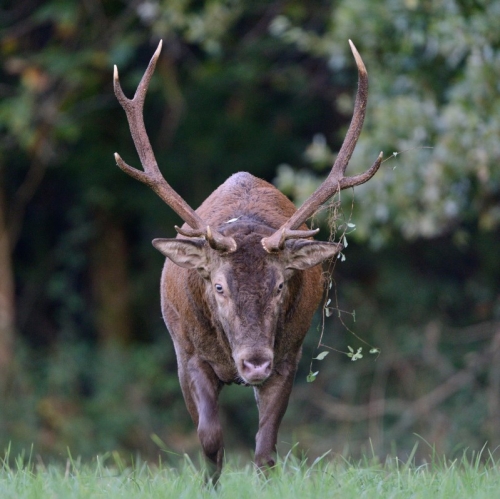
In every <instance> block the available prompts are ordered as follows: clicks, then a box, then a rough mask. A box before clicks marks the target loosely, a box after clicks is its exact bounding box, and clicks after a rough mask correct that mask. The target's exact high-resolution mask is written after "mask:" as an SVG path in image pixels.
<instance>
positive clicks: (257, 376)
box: [241, 357, 272, 385]
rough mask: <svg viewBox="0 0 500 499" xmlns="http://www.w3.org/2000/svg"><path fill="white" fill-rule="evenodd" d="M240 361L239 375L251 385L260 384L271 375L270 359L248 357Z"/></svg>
mask: <svg viewBox="0 0 500 499" xmlns="http://www.w3.org/2000/svg"><path fill="white" fill-rule="evenodd" d="M242 360H243V361H242V370H241V371H242V372H241V374H242V375H243V378H244V379H245V380H246V381H247V382H248V383H250V384H252V385H253V384H259V383H262V382H263V381H265V380H266V379H267V378H268V377H269V375H270V374H271V368H272V359H271V360H270V359H266V358H260V357H250V358H248V359H242Z"/></svg>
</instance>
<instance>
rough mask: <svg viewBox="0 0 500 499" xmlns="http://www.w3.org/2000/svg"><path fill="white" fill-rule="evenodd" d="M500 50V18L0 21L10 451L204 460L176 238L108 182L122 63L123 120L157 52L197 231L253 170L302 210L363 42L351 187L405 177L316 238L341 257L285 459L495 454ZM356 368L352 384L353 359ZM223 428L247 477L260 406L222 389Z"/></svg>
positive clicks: (367, 195)
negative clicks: (188, 372) (180, 315)
mask: <svg viewBox="0 0 500 499" xmlns="http://www.w3.org/2000/svg"><path fill="white" fill-rule="evenodd" d="M498 26H500V1H498V0H488V1H486V0H435V1H431V0H398V1H395V0H381V1H378V2H373V1H370V0H329V1H326V0H308V1H307V2H305V1H302V0H276V1H261V0H252V1H251V2H248V1H243V0H206V1H203V0H191V1H189V0H133V1H120V0H83V1H76V0H75V1H71V0H44V1H38V0H15V1H13V0H12V1H9V0H4V1H3V2H2V3H1V6H0V452H3V451H4V450H5V449H6V448H8V447H9V446H10V448H11V455H12V456H16V455H17V454H18V453H19V452H21V451H22V449H30V448H31V446H32V445H33V452H34V453H35V454H37V455H40V456H42V457H43V458H44V459H57V458H59V457H62V458H64V459H65V458H66V457H67V452H68V451H67V449H70V451H71V454H72V455H73V456H81V457H82V458H84V459H86V458H89V457H91V456H95V455H96V454H98V453H104V452H111V451H118V452H120V453H121V454H123V455H125V456H127V455H128V456H134V455H137V454H140V455H141V456H142V457H143V458H144V459H151V460H157V459H158V454H160V453H161V452H163V451H161V450H160V447H161V446H162V445H164V446H166V448H168V449H169V450H170V451H172V452H176V453H183V452H188V453H197V452H198V449H199V447H198V441H197V437H196V433H195V430H194V427H193V425H192V423H191V421H190V420H189V417H188V413H187V411H186V409H185V407H184V402H183V399H182V395H181V392H180V389H179V384H178V380H177V375H176V362H175V356H174V352H173V347H172V344H171V342H170V338H169V336H168V333H167V331H166V328H165V326H164V324H163V321H162V318H161V313H160V301H159V278H160V272H161V267H162V263H163V257H162V256H161V255H160V254H159V253H158V252H157V251H156V250H154V249H153V247H152V246H151V240H152V239H153V238H155V237H173V236H174V235H175V232H174V229H173V226H174V224H176V223H179V222H180V220H179V219H177V217H176V215H175V214H174V213H173V212H172V210H171V209H170V208H168V207H167V206H165V205H164V204H162V202H161V201H160V200H159V198H157V197H156V196H155V194H154V193H153V192H152V191H150V190H149V189H148V188H147V187H146V186H144V185H143V184H140V183H139V182H137V181H135V180H133V179H131V178H130V177H128V176H127V175H125V174H124V173H122V172H121V171H120V170H119V169H118V167H117V166H116V164H115V161H114V158H113V153H114V152H115V151H118V152H120V154H121V155H122V157H123V158H124V159H125V161H127V162H128V163H130V164H132V165H135V166H139V161H138V159H137V155H136V153H135V150H134V147H133V143H132V140H131V138H130V135H129V130H128V125H127V122H126V118H125V114H124V112H123V110H122V109H121V108H120V107H119V104H118V103H117V101H116V99H115V97H114V94H113V89H112V68H113V64H117V65H118V67H119V69H120V77H121V82H122V85H123V87H124V90H125V92H126V93H127V94H128V95H130V96H131V95H132V94H133V92H134V91H135V87H136V85H137V83H138V81H139V79H140V77H141V75H142V73H143V71H144V69H145V67H146V65H147V63H148V61H149V59H150V57H151V55H152V54H153V52H154V50H155V48H156V46H157V44H158V41H159V39H163V40H164V45H163V47H164V48H163V51H162V54H161V57H160V59H159V62H158V66H157V69H156V74H155V76H154V77H153V80H152V82H151V85H150V89H149V93H148V97H147V99H146V105H145V110H144V115H145V120H146V128H147V129H148V132H149V136H150V138H151V142H152V144H153V148H154V150H155V153H156V157H157V160H158V162H159V164H160V166H161V169H162V171H163V174H164V176H165V178H166V179H167V180H168V181H169V182H170V183H171V184H172V185H173V187H174V188H175V189H176V190H177V191H178V192H179V193H180V194H181V195H182V196H183V197H184V198H185V199H186V200H187V201H188V203H189V204H190V205H191V206H193V207H197V206H198V205H199V204H200V203H201V202H202V201H203V199H204V198H205V197H206V196H207V195H208V194H209V193H210V192H211V191H212V190H213V189H214V188H215V187H217V186H218V185H219V184H220V183H222V182H223V181H224V180H225V179H226V178H227V177H228V176H229V175H231V174H232V173H235V172H237V171H249V172H251V173H252V174H254V175H256V176H259V177H262V178H264V179H266V180H268V181H271V182H274V183H275V184H276V185H277V186H278V187H279V188H280V189H282V190H283V191H284V192H285V193H286V194H287V195H289V196H290V197H291V198H292V199H293V200H294V201H295V202H296V203H300V202H301V200H303V199H305V197H306V196H307V195H308V194H309V193H311V192H312V190H313V189H314V188H315V186H316V185H318V183H319V182H320V181H321V180H322V178H324V177H325V176H326V174H327V172H328V170H329V168H330V166H331V164H332V161H333V160H334V158H335V154H336V151H337V150H338V148H339V146H340V144H341V143H342V139H343V136H344V134H345V131H346V129H347V126H348V124H349V120H350V117H351V113H352V108H353V102H354V95H355V91H356V87H357V73H356V67H355V64H354V60H353V57H352V55H351V53H350V50H349V45H348V39H352V40H353V41H354V43H355V44H356V46H357V48H358V50H359V52H360V53H361V55H362V57H363V59H364V61H365V64H366V66H367V69H368V73H369V76H370V85H371V86H370V96H369V103H368V110H367V119H366V122H365V127H364V130H363V133H362V135H361V138H360V140H359V142H358V146H357V149H356V151H355V153H354V155H353V158H352V160H351V164H350V166H349V169H348V172H349V174H351V175H352V174H355V173H359V172H361V171H364V170H365V169H367V168H368V166H369V165H371V164H372V163H373V161H374V160H375V158H376V157H377V155H378V154H379V152H380V151H383V152H384V155H385V158H387V161H385V162H384V163H383V165H382V167H381V170H380V171H379V172H378V173H377V175H376V176H375V177H374V178H373V179H372V180H371V181H370V182H369V183H367V184H365V185H363V186H360V187H357V188H356V189H355V190H354V192H346V191H343V192H342V195H341V197H340V198H337V199H336V200H334V201H333V204H332V203H330V209H328V210H325V211H324V212H323V214H322V215H318V216H317V217H316V220H315V223H316V224H320V226H321V227H323V229H322V231H321V233H320V237H321V238H322V239H327V238H328V237H329V235H330V233H333V235H336V237H337V240H339V238H341V239H342V240H343V242H344V243H345V240H344V236H343V235H342V234H344V233H345V238H346V239H347V243H348V247H347V248H346V249H345V251H344V255H345V260H344V261H340V260H338V261H337V263H336V265H335V269H334V273H333V281H332V287H331V289H330V296H329V298H325V305H324V307H323V308H322V310H319V311H318V314H317V317H316V318H315V320H314V322H313V325H312V328H311V331H310V332H309V335H308V337H307V340H306V343H305V345H304V354H303V358H302V361H301V364H300V371H299V373H298V375H297V379H296V386H295V390H294V392H293V395H292V398H291V401H290V406H289V409H288V412H287V414H286V416H285V419H284V422H283V425H282V429H281V432H280V437H279V442H280V444H279V448H280V450H281V451H282V452H287V451H288V450H289V449H290V447H291V446H292V445H294V444H296V443H298V445H297V447H296V450H297V452H305V453H307V454H308V455H309V456H311V457H313V456H316V455H319V454H321V453H323V452H326V451H327V450H329V449H332V450H333V453H334V454H336V453H343V454H344V455H349V456H353V457H356V456H359V455H360V454H361V453H362V452H369V453H370V454H371V453H372V452H373V453H375V454H376V455H377V456H381V457H383V456H385V455H386V454H387V453H393V454H394V453H397V455H401V456H404V455H407V454H408V453H409V452H410V451H411V449H412V447H413V445H414V442H415V441H418V440H420V442H421V445H420V447H419V449H418V451H417V452H418V454H419V455H420V456H421V457H424V456H425V455H428V454H429V453H430V447H429V446H427V444H425V443H423V441H426V442H428V443H429V444H430V446H433V447H434V448H435V450H436V451H437V452H444V453H446V454H447V455H448V456H449V457H452V456H453V455H454V454H455V453H457V452H462V450H463V449H464V448H469V449H473V450H479V449H481V447H482V446H483V445H484V444H485V443H486V445H487V447H488V448H489V449H491V450H494V449H495V448H496V447H497V446H498V445H499V444H500V165H499V161H500V135H499V132H500V92H499V90H500V84H499V82H500V30H499V29H498ZM339 202H340V205H339ZM332 213H336V214H337V217H338V218H337V219H336V220H333V217H332ZM348 224H349V225H348ZM328 299H330V300H331V301H330V302H329V303H328V305H327V300H328ZM323 345H324V346H323ZM359 348H361V349H362V350H361V351H359V352H360V353H361V354H362V355H363V357H362V358H359V359H358V360H356V361H355V362H353V361H352V357H349V356H348V355H346V353H349V352H351V351H353V352H358V349H359ZM351 349H352V350H351ZM374 349H376V351H375V353H372V354H370V353H369V351H370V350H372V351H373V350H374ZM323 351H328V352H329V355H328V356H326V357H325V358H324V359H323V360H313V358H314V357H316V356H317V355H318V354H319V353H321V352H323ZM311 372H312V373H316V372H317V373H318V374H317V376H316V379H315V380H314V381H313V382H312V383H308V382H307V380H306V377H307V376H308V374H310V373H311ZM221 411H222V419H223V427H224V431H225V437H226V442H227V445H228V448H229V452H232V453H243V454H244V455H245V456H246V458H249V457H250V456H251V449H252V447H253V439H254V435H255V432H256V430H257V411H256V408H255V402H254V398H253V393H252V391H251V390H250V389H245V388H242V387H238V386H236V387H235V386H230V387H227V388H226V389H225V390H224V391H223V394H222V401H221ZM152 435H156V437H153V438H151V436H152ZM158 439H160V440H161V441H162V442H163V444H161V445H160V446H159V445H158V442H159V440H158Z"/></svg>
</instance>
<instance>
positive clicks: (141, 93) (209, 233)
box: [113, 40, 236, 252]
mask: <svg viewBox="0 0 500 499" xmlns="http://www.w3.org/2000/svg"><path fill="white" fill-rule="evenodd" d="M161 47H162V41H161V40H160V43H159V44H158V48H157V49H156V52H155V53H154V54H153V57H152V58H151V61H150V62H149V65H148V67H147V69H146V71H145V73H144V76H143V77H142V79H141V81H140V83H139V86H138V87H137V90H136V92H135V95H134V98H133V99H128V98H127V97H126V96H125V94H124V93H123V90H122V88H121V86H120V80H119V78H118V68H117V67H116V66H115V67H114V75H113V84H114V89H115V95H116V98H117V99H118V102H119V103H120V104H121V106H122V107H123V109H124V110H125V113H126V115H127V120H128V124H129V127H130V133H131V135H132V139H133V141H134V145H135V148H136V149H137V153H138V154H139V158H140V160H141V164H142V167H143V168H144V171H140V170H137V169H136V168H133V167H131V166H129V165H128V164H127V163H125V161H123V159H122V158H121V157H120V155H119V154H118V153H115V160H116V164H117V165H118V166H119V167H120V168H121V169H122V170H123V171H124V172H125V173H127V174H128V175H130V176H131V177H133V178H135V179H136V180H140V181H141V182H143V183H145V184H146V185H148V186H149V187H151V189H153V191H154V192H156V194H158V196H160V198H161V199H163V201H165V203H166V204H167V205H168V206H170V207H171V208H172V209H173V210H174V211H175V212H176V213H177V214H178V215H179V216H180V217H181V218H182V219H183V220H184V222H186V223H187V224H188V225H189V226H190V227H191V229H180V228H179V227H177V226H175V230H176V231H177V232H179V233H180V234H182V235H184V236H187V237H205V238H206V239H207V241H208V243H209V244H210V246H211V247H212V248H214V249H217V250H220V251H228V252H232V251H235V250H236V242H235V240H234V239H233V238H232V237H226V236H223V235H222V234H220V233H219V232H217V231H216V230H215V229H213V228H210V227H209V226H208V225H207V223H206V222H205V221H204V220H203V219H202V218H201V217H200V216H199V215H198V214H197V213H196V212H195V211H194V210H193V209H192V208H191V207H190V206H189V205H188V204H187V203H186V201H184V199H183V198H182V197H181V196H180V195H179V194H177V192H175V191H174V189H172V187H171V186H170V185H169V184H168V182H167V181H166V180H165V179H164V178H163V175H162V174H161V172H160V169H159V168H158V163H157V162H156V159H155V156H154V153H153V149H152V147H151V143H150V142H149V138H148V134H147V132H146V127H145V125H144V118H143V107H144V100H145V98H146V92H147V90H148V86H149V82H150V81H151V77H152V76H153V73H154V70H155V67H156V62H157V61H158V57H159V56H160V52H161Z"/></svg>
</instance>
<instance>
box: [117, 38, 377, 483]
mask: <svg viewBox="0 0 500 499" xmlns="http://www.w3.org/2000/svg"><path fill="white" fill-rule="evenodd" d="M349 43H350V45H351V49H352V52H353V54H354V58H355V60H356V64H357V67H358V77H359V87H358V92H357V95H356V102H355V107H354V114H353V117H352V121H351V124H350V127H349V130H348V132H347V135H346V137H345V139H344V143H343V144H342V147H341V149H340V152H339V154H338V157H337V159H336V161H335V164H334V165H333V167H332V170H331V172H330V174H329V175H328V177H327V179H326V180H325V181H324V182H323V183H322V184H321V185H320V186H319V187H318V189H317V190H316V191H315V192H314V193H313V194H312V195H311V197H310V198H309V199H307V201H306V202H305V203H304V204H303V205H302V207H301V208H300V209H298V210H296V208H295V206H294V205H293V203H292V202H291V201H290V200H289V199H288V198H287V197H286V196H284V195H283V194H282V193H281V192H279V191H278V190H277V189H276V188H275V187H274V186H272V185H271V184H269V183H267V182H265V181H263V180H261V179H258V178H255V177H254V176H252V175H250V174H249V173H237V174H235V175H233V176H231V177H230V178H229V179H228V180H227V181H226V182H224V184H222V185H221V186H220V187H219V188H218V189H216V190H215V191H214V192H213V193H212V194H211V195H210V196H209V197H208V198H207V199H206V200H205V201H204V202H203V204H202V205H201V206H200V207H199V208H198V209H197V210H196V211H195V210H193V209H192V208H191V207H190V206H189V205H188V204H187V203H186V202H185V201H184V199H182V198H181V197H180V196H179V194H177V193H176V192H175V191H174V190H173V189H172V187H171V186H170V185H169V184H168V183H167V181H166V180H165V179H164V178H163V176H162V174H161V173H160V170H159V168H158V164H157V163H156V160H155V157H154V154H153V150H152V148H151V144H150V142H149V139H148V135H147V133H146V129H145V126H144V120H143V105H144V99H145V96H146V91H147V88H148V84H149V81H150V80H151V76H152V74H153V72H154V69H155V65H156V62H157V60H158V57H159V55H160V51H161V46H162V42H160V44H159V45H158V48H157V50H156V52H155V54H154V55H153V57H152V59H151V61H150V63H149V66H148V68H147V69H146V72H145V74H144V76H143V77H142V80H141V82H140V83H139V86H138V88H137V91H136V93H135V96H134V98H133V99H128V98H127V97H125V95H124V93H123V91H122V89H121V87H120V82H119V78H118V70H117V68H116V66H115V68H114V89H115V94H116V97H117V98H118V101H119V102H120V104H121V105H122V107H123V109H124V110H125V112H126V114H127V119H128V123H129V126H130V132H131V134H132V138H133V141H134V144H135V147H136V149H137V152H138V154H139V158H140V160H141V163H142V166H143V168H144V171H140V170H137V169H135V168H132V167H131V166H129V165H127V164H126V163H125V162H124V161H123V160H122V158H121V157H120V156H119V155H118V154H115V159H116V163H117V164H118V166H119V167H120V168H121V169H122V170H123V171H124V172H125V173H127V174H129V175H130V176H131V177H133V178H135V179H137V180H140V181H141V182H144V183H145V184H147V185H149V186H150V187H151V189H153V191H155V192H156V194H158V195H159V196H160V197H161V199H163V201H165V203H167V205H169V206H170V207H171V208H172V209H173V210H174V211H175V212H176V213H177V214H178V215H179V216H180V217H181V218H182V219H183V220H184V222H185V224H184V225H183V226H182V227H180V228H179V227H177V226H176V227H175V229H176V231H177V232H178V235H177V238H175V239H155V240H154V241H153V245H154V247H155V248H156V249H158V250H159V251H160V252H161V253H162V254H163V255H165V256H166V257H167V260H166V262H165V266H164V269H163V274H162V278H161V298H162V312H163V318H164V320H165V324H166V325H167V328H168V330H169V331H170V334H171V336H172V340H173V343H174V348H175V353H176V356H177V362H178V371H179V380H180V384H181V387H182V393H183V395H184V399H185V402H186V406H187V409H188V411H189V413H190V415H191V417H192V419H193V422H194V424H195V426H196V428H197V431H198V437H199V439H200V442H201V445H202V447H203V452H204V454H205V456H206V457H207V458H208V463H209V465H211V468H212V472H213V475H212V476H213V479H214V481H215V480H217V478H218V476H219V474H220V471H221V469H222V461H223V452H224V450H223V449H224V446H223V438H222V428H221V424H220V422H219V416H218V410H219V407H218V396H219V393H220V391H221V389H222V387H223V386H224V385H225V384H230V383H239V384H242V385H246V386H252V387H253V389H254V391H255V397H256V400H257V406H258V410H259V430H258V432H257V436H256V449H255V462H256V464H257V465H258V466H260V467H267V466H273V465H274V457H273V456H274V452H275V447H276V440H277V434H278V427H279V425H280V422H281V420H282V418H283V415H284V413H285V410H286V407H287V405H288V399H289V397H290V392H291V390H292V385H293V380H294V377H295V372H296V370H297V364H298V362H299V359H300V356H301V350H302V342H303V340H304V336H305V334H306V333H307V330H308V329H309V326H310V323H311V319H312V316H313V314H314V311H315V310H316V308H317V307H318V305H319V302H320V300H321V297H322V293H323V281H322V270H321V266H320V264H321V263H322V262H323V261H324V260H326V259H328V258H332V257H334V256H336V255H337V254H338V253H339V251H340V250H341V249H342V246H341V245H340V244H337V243H332V242H322V241H315V240H313V239H312V236H314V235H315V234H316V233H317V232H318V230H319V229H316V230H309V229H308V227H307V226H306V225H305V222H306V220H308V219H309V218H310V217H311V216H312V215H313V214H314V213H315V212H316V210H318V208H319V207H320V206H321V205H322V204H323V203H324V202H325V201H327V200H328V199H329V198H330V197H332V196H333V195H334V194H335V193H336V192H338V191H339V190H341V189H346V188H348V187H354V186H356V185H359V184H362V183H364V182H366V181H367V180H369V179H370V178H371V177H372V176H373V175H374V174H375V173H376V171H377V170H378V168H379V166H380V163H381V161H382V153H381V154H380V156H379V157H378V158H377V160H376V161H375V163H374V164H373V165H372V166H371V167H370V168H369V169H368V170H367V171H366V172H365V173H363V174H360V175H356V176H354V177H346V176H344V172H345V170H346V167H347V164H348V162H349V159H350V157H351V154H352V152H353V150H354V147H355V145H356V142H357V140H358V136H359V134H360V132H361V128H362V125H363V120H364V116H365V110H366V103H367V95H368V94H367V92H368V76H367V73H366V69H365V66H364V64H363V61H362V59H361V57H360V55H359V54H358V52H357V50H356V48H355V47H354V45H353V44H352V42H350V41H349Z"/></svg>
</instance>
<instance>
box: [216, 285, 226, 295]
mask: <svg viewBox="0 0 500 499" xmlns="http://www.w3.org/2000/svg"><path fill="white" fill-rule="evenodd" d="M214 288H215V291H217V293H220V294H222V293H223V292H224V288H223V287H222V284H215V285H214Z"/></svg>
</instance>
